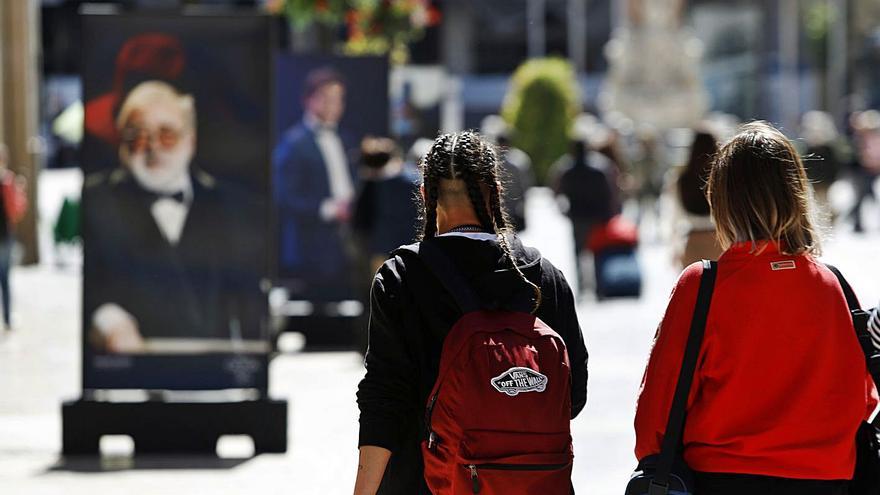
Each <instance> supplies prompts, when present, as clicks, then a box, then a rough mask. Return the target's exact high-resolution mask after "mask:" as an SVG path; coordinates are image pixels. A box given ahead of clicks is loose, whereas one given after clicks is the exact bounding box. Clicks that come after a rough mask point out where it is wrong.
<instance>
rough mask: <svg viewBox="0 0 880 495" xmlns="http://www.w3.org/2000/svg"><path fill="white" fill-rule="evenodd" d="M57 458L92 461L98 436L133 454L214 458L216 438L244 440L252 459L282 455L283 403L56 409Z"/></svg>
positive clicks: (75, 404) (88, 404)
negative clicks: (123, 438)
mask: <svg viewBox="0 0 880 495" xmlns="http://www.w3.org/2000/svg"><path fill="white" fill-rule="evenodd" d="M61 417H62V436H63V440H62V453H63V454H64V455H98V454H100V440H101V437H102V436H104V435H128V436H130V437H131V438H132V439H133V440H134V445H135V453H136V454H201V455H213V454H215V453H216V448H217V440H218V439H219V438H220V436H222V435H248V436H250V437H251V438H252V439H253V442H254V451H255V454H261V453H283V452H286V451H287V401H285V400H269V399H263V400H255V401H242V402H162V401H149V402H106V401H93V400H85V399H80V400H76V401H69V402H65V403H64V404H63V405H62V406H61Z"/></svg>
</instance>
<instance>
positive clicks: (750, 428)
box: [635, 243, 877, 480]
mask: <svg viewBox="0 0 880 495" xmlns="http://www.w3.org/2000/svg"><path fill="white" fill-rule="evenodd" d="M701 273H702V268H701V265H700V264H699V263H696V264H693V265H691V266H689V267H688V268H687V269H685V271H684V273H683V274H682V275H681V278H680V279H679V280H678V283H677V285H676V287H675V289H674V290H673V292H672V296H671V298H670V301H669V306H668V307H667V309H666V314H665V316H664V317H663V321H662V322H661V324H660V328H659V330H658V332H657V336H656V338H655V341H654V347H653V350H652V351H651V357H650V360H649V361H648V366H647V369H646V370H645V375H644V378H643V379H642V388H641V392H640V394H639V400H638V405H637V408H636V418H635V429H636V449H635V451H636V457H637V458H638V459H642V458H644V457H645V456H648V455H650V454H656V453H658V452H659V451H660V444H661V442H662V439H663V432H664V430H665V429H666V420H667V418H668V415H669V409H670V407H671V404H672V395H673V392H674V389H675V384H676V380H677V378H678V373H679V370H680V369H681V360H682V356H683V354H684V348H685V343H686V342H687V338H688V333H689V331H690V323H691V317H692V315H693V310H694V304H695V302H696V299H697V289H698V288H699V284H700V275H701ZM876 405H877V391H876V389H875V387H874V384H873V381H872V380H871V378H870V375H868V372H867V369H866V367H865V358H864V355H863V354H862V351H861V348H860V346H859V343H858V339H857V338H856V336H855V332H854V330H853V326H852V320H851V319H850V315H849V311H848V308H847V304H846V300H845V298H844V295H843V291H842V289H841V288H840V285H839V283H838V281H837V278H836V277H835V276H834V274H833V273H832V272H831V271H830V270H828V269H827V268H826V267H825V266H824V265H822V264H821V263H819V262H817V261H815V260H814V259H813V258H812V257H811V256H808V255H801V256H788V255H784V254H781V253H780V252H779V248H778V246H777V245H776V244H775V243H767V244H763V245H761V246H758V249H754V247H753V245H752V243H741V244H737V245H734V246H733V247H731V248H730V249H728V250H727V251H726V252H725V253H724V254H723V255H722V256H721V258H720V259H719V261H718V277H717V280H716V284H715V291H714V293H713V296H712V304H711V306H710V309H709V318H708V322H707V324H706V333H705V337H704V340H703V345H702V348H701V350H700V357H699V361H698V363H697V370H696V372H695V375H694V384H693V387H692V389H691V393H690V398H689V400H688V409H687V420H686V424H685V429H684V438H683V440H684V457H685V460H686V461H687V463H688V465H689V466H690V467H691V468H692V469H694V470H696V471H702V472H716V473H741V474H756V475H765V476H777V477H784V478H799V479H822V480H836V479H850V478H851V477H852V474H853V469H854V467H855V459H856V450H855V437H856V431H857V429H858V427H859V424H860V423H861V421H862V420H863V419H865V418H867V417H868V416H869V415H870V414H871V412H872V411H873V410H874V407H875V406H876Z"/></svg>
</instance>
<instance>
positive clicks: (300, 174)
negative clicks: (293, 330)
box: [272, 67, 357, 301]
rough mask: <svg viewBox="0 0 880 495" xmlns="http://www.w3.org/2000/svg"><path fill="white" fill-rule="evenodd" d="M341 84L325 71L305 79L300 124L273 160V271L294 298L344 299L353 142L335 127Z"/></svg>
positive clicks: (290, 131) (340, 110) (342, 108)
mask: <svg viewBox="0 0 880 495" xmlns="http://www.w3.org/2000/svg"><path fill="white" fill-rule="evenodd" d="M345 92H346V87H345V82H344V81H343V78H342V76H341V75H340V74H339V73H338V72H336V71H335V70H333V69H331V68H326V67H325V68H319V69H315V70H313V71H312V72H310V73H309V74H308V75H307V77H306V80H305V85H304V91H303V97H302V98H303V101H302V103H303V109H304V112H303V117H302V120H301V121H300V122H298V123H297V124H296V125H294V126H293V127H292V128H290V129H288V130H286V131H285V132H284V133H283V134H282V136H281V137H280V142H279V144H278V146H277V147H276V148H275V152H274V154H273V157H272V162H273V183H274V197H275V202H276V205H277V211H278V221H279V224H280V225H279V231H278V232H279V253H278V261H279V271H280V275H281V276H282V277H283V278H286V279H294V280H296V281H297V285H298V291H299V292H300V294H299V295H300V296H302V297H305V298H308V299H313V300H327V301H330V300H342V299H347V298H349V297H350V295H351V284H350V283H349V282H350V276H349V274H350V273H351V269H350V264H351V261H350V260H351V257H350V254H349V250H350V248H349V246H348V242H349V234H348V227H349V220H350V217H351V208H352V201H353V199H354V194H355V192H356V190H357V174H356V169H355V159H354V156H353V152H352V150H354V149H355V148H356V146H357V145H356V142H355V141H354V138H353V136H351V135H349V134H348V133H347V132H346V131H345V130H343V129H340V128H339V121H340V119H341V118H342V115H343V113H344V112H345Z"/></svg>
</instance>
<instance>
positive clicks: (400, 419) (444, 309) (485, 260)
mask: <svg viewBox="0 0 880 495" xmlns="http://www.w3.org/2000/svg"><path fill="white" fill-rule="evenodd" d="M424 242H433V243H436V244H435V245H436V246H437V247H438V248H440V249H441V250H442V251H443V252H444V253H446V255H447V256H448V257H449V258H450V259H451V260H452V262H453V263H454V264H455V266H456V267H457V268H458V269H459V271H460V273H461V274H462V275H463V276H464V277H465V278H466V279H467V280H468V281H469V282H470V284H471V286H472V287H473V288H474V290H475V291H476V293H477V295H478V296H479V297H480V298H481V300H482V302H483V303H484V304H485V307H486V308H487V309H508V310H519V311H527V312H528V311H530V309H531V304H532V303H531V301H532V298H533V297H534V291H533V289H532V288H531V286H529V285H528V284H527V283H525V281H523V280H522V279H521V278H520V277H519V275H518V274H517V273H516V271H515V270H513V269H511V267H510V264H509V262H508V261H507V259H506V258H505V256H504V254H503V252H502V250H501V248H500V247H499V245H498V243H497V241H496V240H495V238H494V236H492V235H489V234H456V233H453V234H446V235H441V236H438V237H435V238H433V239H431V240H429V241H424ZM511 248H512V251H513V254H514V258H515V259H516V263H517V266H519V267H520V269H521V270H522V272H523V273H524V274H525V276H526V277H527V278H528V279H529V280H530V281H532V282H533V283H535V284H537V285H538V286H539V287H540V288H541V292H542V297H543V299H542V303H541V306H540V307H539V308H538V310H537V312H536V315H537V316H538V317H539V318H541V320H543V321H544V322H545V323H547V324H548V325H549V326H550V328H552V329H553V330H555V331H556V332H557V333H558V334H559V335H560V336H561V337H562V339H563V340H564V341H565V344H566V347H567V348H568V355H569V360H570V362H571V372H572V380H571V386H572V388H571V407H572V410H571V415H572V418H574V417H575V416H576V415H577V414H578V413H579V412H580V411H581V409H583V407H584V405H585V404H586V401H587V350H586V347H585V345H584V338H583V334H582V333H581V329H580V326H579V324H578V321H577V314H576V312H575V304H574V298H573V296H572V292H571V288H570V287H569V286H568V283H567V282H566V281H565V277H563V275H562V272H560V271H559V270H558V269H557V268H556V267H554V266H553V265H552V264H551V263H550V262H549V261H547V260H546V259H543V258H541V255H540V253H539V252H538V250H536V249H533V248H526V247H523V245H522V244H521V243H520V242H519V240H518V239H516V238H513V239H512V242H511ZM460 317H461V312H460V311H459V310H458V309H457V306H456V305H455V302H454V300H453V299H452V297H451V296H450V295H449V294H448V293H447V292H446V291H445V290H444V289H443V287H442V286H441V284H440V282H439V280H437V279H436V277H434V275H433V274H431V272H430V271H428V268H427V266H425V265H424V263H423V262H422V260H420V259H418V258H417V257H416V256H415V255H413V254H411V253H401V252H397V253H396V254H395V255H393V256H392V257H391V258H390V259H389V260H388V261H386V262H385V264H384V265H383V266H382V267H381V268H380V269H379V271H378V273H377V274H376V277H375V279H374V281H373V288H372V294H371V300H370V327H369V332H370V335H369V339H370V340H369V348H368V350H367V354H366V359H365V366H366V368H367V373H366V375H365V377H364V379H363V380H362V381H361V382H360V385H359V386H358V392H357V402H358V406H359V408H360V438H359V446H364V445H372V446H378V447H384V448H386V449H388V450H390V451H391V452H392V455H391V460H390V462H389V464H388V467H387V469H386V470H385V476H384V478H383V480H382V485H381V487H380V489H379V494H385V495H399V494H407V495H410V494H430V492H429V491H428V489H427V486H426V485H425V482H424V477H423V464H422V455H421V450H420V442H421V441H422V439H423V437H424V431H425V425H424V410H425V405H426V401H427V398H428V395H429V394H430V393H431V389H432V387H433V385H434V382H435V381H436V379H437V373H438V368H439V364H440V351H441V349H442V347H443V339H444V338H445V337H446V334H447V333H448V332H449V330H450V329H451V328H452V325H453V324H454V323H455V322H456V321H457V320H458V319H459V318H460Z"/></svg>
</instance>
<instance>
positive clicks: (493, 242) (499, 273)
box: [430, 233, 541, 312]
mask: <svg viewBox="0 0 880 495" xmlns="http://www.w3.org/2000/svg"><path fill="white" fill-rule="evenodd" d="M508 239H509V244H510V249H511V253H512V254H513V257H514V259H515V261H516V265H517V267H519V269H520V271H521V272H522V273H523V275H525V276H526V278H528V279H529V280H530V281H532V283H534V284H536V285H539V286H540V283H541V253H540V252H539V251H538V250H537V249H535V248H530V247H525V246H523V244H522V243H521V242H520V240H519V238H517V237H516V236H510V237H508ZM430 242H436V243H437V244H438V246H440V247H441V248H442V249H443V250H444V252H446V253H447V254H448V255H449V257H450V258H451V259H452V261H453V262H454V263H455V264H456V266H458V267H459V270H460V271H461V273H462V274H463V275H464V276H465V277H466V278H467V279H468V281H469V282H470V284H471V287H472V288H473V289H474V292H476V294H477V296H478V297H479V298H480V300H481V301H482V303H483V304H484V305H485V307H486V309H506V310H514V311H526V312H530V311H531V310H532V309H533V308H534V306H535V298H536V294H535V289H534V287H532V286H531V285H530V284H529V283H527V282H526V281H525V280H523V278H522V277H521V276H520V274H519V273H517V271H516V270H515V269H513V267H511V265H510V261H509V260H508V259H507V256H505V254H504V251H503V249H502V248H501V246H500V244H499V243H498V240H497V238H496V237H495V236H494V235H487V234H476V235H474V234H458V233H454V234H444V235H441V236H438V237H435V238H434V239H432V240H431V241H430ZM468 275H470V276H468Z"/></svg>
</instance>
